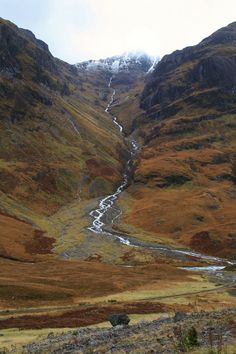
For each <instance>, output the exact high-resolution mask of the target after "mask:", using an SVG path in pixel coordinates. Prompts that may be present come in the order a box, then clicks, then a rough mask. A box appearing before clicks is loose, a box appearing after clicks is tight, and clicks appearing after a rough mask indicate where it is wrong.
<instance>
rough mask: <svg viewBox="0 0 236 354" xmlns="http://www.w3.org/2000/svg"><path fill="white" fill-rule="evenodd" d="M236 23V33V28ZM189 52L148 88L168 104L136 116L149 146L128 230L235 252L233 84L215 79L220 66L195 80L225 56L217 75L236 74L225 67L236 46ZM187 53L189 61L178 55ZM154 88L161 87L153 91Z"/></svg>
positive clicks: (140, 162)
mask: <svg viewBox="0 0 236 354" xmlns="http://www.w3.org/2000/svg"><path fill="white" fill-rule="evenodd" d="M232 28H233V33H235V29H234V28H235V26H234V27H232ZM234 36H235V34H234ZM190 50H191V51H192V52H193V54H191V55H189V58H188V57H187V59H186V57H185V56H184V55H185V54H184V53H186V52H190ZM182 52H183V54H182ZM182 52H181V51H180V52H177V53H176V54H175V53H173V54H172V55H170V56H167V57H166V58H165V59H163V61H162V62H161V63H160V64H159V66H158V68H159V69H157V70H156V73H155V72H154V74H153V75H152V76H151V77H150V78H149V79H148V83H147V86H146V87H145V90H144V93H145V92H146V94H147V96H146V98H145V100H146V101H145V100H144V101H143V102H144V103H145V104H146V105H147V104H148V103H147V102H148V100H149V99H151V98H150V97H154V94H156V92H158V89H159V92H163V101H162V98H159V103H158V99H156V101H155V103H153V105H151V106H150V107H149V108H146V109H147V112H146V114H145V115H144V114H139V115H138V117H137V119H136V126H139V127H138V129H137V131H136V134H139V136H141V137H142V138H143V148H142V151H141V153H140V155H139V156H138V159H137V161H136V169H135V175H134V182H133V184H132V185H131V186H130V187H129V189H128V194H124V195H123V200H122V199H121V205H122V206H123V208H124V216H123V219H122V222H123V228H124V229H128V228H130V227H131V226H132V228H133V230H137V233H138V234H139V235H140V236H139V237H142V236H141V235H143V238H145V239H147V238H150V239H151V240H152V241H153V240H155V239H156V240H157V241H159V242H160V240H163V242H171V243H173V244H179V245H187V246H190V247H192V248H194V249H196V250H200V251H203V252H205V253H210V254H215V255H221V256H231V257H235V252H236V249H235V237H236V234H235V232H234V230H235V222H234V212H235V198H236V187H235V169H234V165H235V162H234V159H235V157H234V155H235V149H236V130H235V109H236V101H235V95H234V94H233V91H232V90H233V88H232V85H233V83H231V86H230V85H228V86H227V85H226V84H225V83H224V82H221V81H219V83H218V86H217V85H216V83H215V82H213V83H211V81H210V80H212V78H211V73H209V72H208V71H207V70H210V69H211V68H214V65H213V64H211V65H210V66H209V68H210V69H209V68H208V67H207V69H206V72H205V75H206V80H209V82H210V83H209V82H208V83H207V84H206V83H204V85H205V86H204V85H203V83H202V82H201V81H198V80H195V81H194V80H193V81H192V82H191V79H190V78H191V77H192V76H193V72H195V71H196V70H197V69H196V68H198V67H199V63H200V62H201V63H204V62H205V61H206V60H210V59H212V58H213V59H212V60H216V59H215V58H218V57H220V58H223V59H222V60H223V61H222V64H221V69H219V68H218V69H215V70H216V71H215V73H214V77H215V78H217V74H216V73H218V72H220V70H222V68H224V70H225V77H227V74H228V76H230V71H229V69H228V67H227V66H225V67H224V65H225V62H227V61H228V60H232V61H233V60H234V59H233V58H235V55H236V52H235V45H234V42H227V43H225V42H222V44H217V45H216V44H215V43H214V41H213V43H212V41H209V42H207V43H206V44H205V45H204V46H203V45H202V46H196V47H193V48H192V49H191V48H190V49H188V48H187V49H186V50H183V51H182ZM181 55H182V56H183V57H184V58H185V59H178V60H177V59H175V56H176V57H177V56H178V58H179V57H180V58H181ZM186 56H187V54H186ZM172 57H173V59H172ZM181 60H182V61H181ZM166 63H170V64H168V65H169V66H168V65H167V64H166ZM173 63H175V64H173ZM176 63H178V64H176ZM165 65H166V66H167V68H166V67H165ZM171 65H172V66H171ZM202 65H203V64H202ZM169 67H171V69H169ZM158 70H159V71H158ZM165 70H166V71H165ZM194 70H195V71H194ZM231 74H232V73H231ZM155 75H156V77H155ZM207 75H208V76H207ZM155 80H156V81H155ZM180 84H181V89H180V88H179V85H180ZM221 85H222V86H221ZM233 87H234V86H233ZM148 90H153V91H152V93H149V95H148V92H149V91H148ZM182 90H184V92H182ZM150 92H151V91H150ZM173 92H174V93H173ZM152 95H153V96H152ZM155 97H157V96H155ZM161 97H162V96H161ZM152 99H153V100H154V98H152ZM144 103H143V105H144V107H145V104H144ZM146 107H147V106H146ZM125 205H129V207H127V206H125Z"/></svg>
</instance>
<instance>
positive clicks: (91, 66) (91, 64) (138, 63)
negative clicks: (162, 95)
mask: <svg viewBox="0 0 236 354" xmlns="http://www.w3.org/2000/svg"><path fill="white" fill-rule="evenodd" d="M154 61H155V59H154V58H151V57H150V56H149V55H147V54H146V53H142V52H127V53H124V54H123V55H119V56H114V57H110V58H106V59H100V60H88V61H85V62H82V63H78V64H77V65H76V66H77V68H79V69H84V70H94V71H97V70H103V71H106V72H107V71H108V72H110V73H111V74H118V73H121V72H123V73H125V72H129V73H130V74H131V75H132V72H136V73H138V74H139V75H140V73H147V72H148V70H149V69H150V68H151V67H152V65H153V62H154Z"/></svg>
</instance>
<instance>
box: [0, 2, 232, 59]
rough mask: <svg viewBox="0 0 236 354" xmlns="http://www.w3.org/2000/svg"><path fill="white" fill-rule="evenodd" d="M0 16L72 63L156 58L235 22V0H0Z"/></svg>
mask: <svg viewBox="0 0 236 354" xmlns="http://www.w3.org/2000/svg"><path fill="white" fill-rule="evenodd" d="M0 16H1V17H3V18H6V19H9V20H11V21H13V22H14V23H16V24H17V25H18V26H19V27H23V28H27V29H30V30H32V31H33V32H34V33H35V35H36V36H37V37H38V38H40V39H42V40H44V41H45V42H47V43H48V44H49V47H50V50H51V52H52V53H53V54H54V55H55V56H57V57H59V58H60V59H63V60H66V61H68V62H70V63H75V62H78V61H82V60H86V59H98V58H104V57H108V56H112V55H115V54H121V53H123V52H125V51H129V50H143V51H146V52H148V53H149V54H152V55H160V56H162V55H164V54H167V53H170V52H172V51H173V50H175V49H181V48H183V47H185V46H188V45H193V44H196V43H198V42H199V41H200V40H201V39H203V38H204V37H206V36H208V35H210V34H211V33H212V32H213V31H215V30H217V29H218V28H220V27H222V26H225V25H227V24H229V23H230V22H233V21H236V1H235V0H224V1H222V0H0Z"/></svg>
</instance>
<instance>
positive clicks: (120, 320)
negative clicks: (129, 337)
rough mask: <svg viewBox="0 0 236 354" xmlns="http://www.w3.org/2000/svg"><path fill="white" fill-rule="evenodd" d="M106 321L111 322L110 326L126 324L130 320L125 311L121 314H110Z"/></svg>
mask: <svg viewBox="0 0 236 354" xmlns="http://www.w3.org/2000/svg"><path fill="white" fill-rule="evenodd" d="M108 321H110V322H111V324H112V326H113V327H115V326H120V325H123V326H127V325H128V324H129V322H130V319H129V316H128V315H126V314H125V313H122V314H114V315H110V316H109V317H108Z"/></svg>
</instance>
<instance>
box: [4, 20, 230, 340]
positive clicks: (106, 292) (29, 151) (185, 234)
mask: <svg viewBox="0 0 236 354" xmlns="http://www.w3.org/2000/svg"><path fill="white" fill-rule="evenodd" d="M0 26H1V27H0V38H2V39H3V41H2V43H3V44H0V46H1V51H2V52H4V51H5V50H6V48H8V49H9V50H8V51H7V53H8V57H7V59H6V57H4V56H2V57H3V59H1V61H0V66H1V77H0V78H1V88H0V103H1V106H0V118H1V119H0V137H1V143H2V144H1V147H0V264H1V275H0V279H1V282H0V327H1V329H11V328H20V329H50V328H68V327H70V328H74V327H80V326H88V325H94V324H99V323H102V322H105V321H106V320H107V317H108V316H109V315H110V314H111V313H119V312H125V313H128V314H130V315H133V316H134V317H135V316H140V315H143V316H145V318H146V319H151V318H152V316H153V315H154V316H159V315H161V314H165V315H170V314H171V315H172V314H174V313H175V312H176V311H185V312H188V313H191V312H194V311H195V312H196V311H201V310H207V311H213V310H221V309H227V308H231V307H235V304H236V298H235V287H236V274H235V266H236V258H235V233H234V228H235V227H234V226H235V221H234V215H235V206H234V204H235V198H236V187H235V176H234V173H235V171H234V157H235V156H234V153H235V141H236V140H235V126H234V118H235V110H236V106H235V104H236V101H235V94H234V91H233V87H234V85H235V83H234V82H231V76H230V73H229V72H228V70H231V69H232V66H230V68H229V67H228V66H227V65H226V64H225V66H223V69H222V70H223V72H222V75H226V74H227V75H226V76H227V80H228V81H227V82H226V83H224V82H223V84H224V85H223V84H222V75H221V76H220V79H219V82H218V81H215V79H214V78H213V77H212V75H213V74H212V72H211V69H209V66H208V64H205V60H206V63H208V61H207V60H210V61H211V60H213V62H214V65H216V66H217V63H218V60H219V57H220V58H221V57H224V60H225V61H226V62H227V60H230V59H229V58H231V56H232V57H233V58H234V57H235V55H236V52H235V45H232V43H231V42H233V43H234V42H236V25H235V23H234V24H232V25H230V26H229V27H226V28H224V29H221V30H220V31H221V32H220V35H218V34H217V33H216V34H213V35H212V36H210V37H209V38H208V39H206V40H204V41H203V42H201V43H200V44H199V45H196V46H194V47H190V48H186V49H184V50H183V51H182V52H181V51H180V52H177V53H173V54H171V55H169V56H166V57H164V58H163V59H162V60H161V61H160V62H159V63H156V64H155V66H154V67H153V59H152V58H150V57H148V56H147V55H145V54H143V53H142V54H135V55H132V54H125V55H124V56H121V57H112V58H108V59H104V60H100V61H88V62H84V63H79V64H76V65H69V64H67V63H64V62H62V61H60V60H59V59H56V58H54V57H53V56H52V55H51V53H50V52H49V50H48V47H47V45H46V44H45V43H43V42H42V41H40V40H37V39H36V38H35V37H34V35H33V34H32V33H31V32H29V31H26V30H22V29H19V28H17V27H16V26H15V25H13V24H12V23H10V22H8V21H5V20H3V19H1V20H0ZM225 32H227V33H228V32H230V34H231V37H230V38H231V39H230V43H228V42H227V41H226V43H225V41H222V40H221V36H223V37H224V36H225ZM226 37H227V36H226ZM227 38H228V37H227ZM35 51H36V52H37V55H35ZM4 53H5V52H4ZM199 58H200V59H199ZM209 58H210V59H209ZM220 60H223V59H220ZM9 63H10V64H9ZM220 63H221V61H220ZM231 64H232V63H231ZM205 65H206V66H205ZM232 65H233V64H232ZM199 67H200V69H199ZM150 68H152V70H150ZM217 68H218V66H217ZM199 70H200V72H201V71H202V70H203V71H204V73H205V75H204V76H203V77H204V79H203V77H202V76H201V74H199ZM224 70H225V71H224ZM199 75H200V77H199ZM213 76H214V75H213ZM205 78H207V79H205ZM204 80H205V81H204ZM233 80H234V79H233V78H232V81H233ZM180 82H181V85H182V86H180ZM188 82H191V85H190V86H191V87H189V83H188ZM222 85H223V86H222ZM221 86H222V87H221ZM220 102H221V103H220ZM141 318H142V317H141ZM0 343H1V341H0ZM3 345H4V338H3Z"/></svg>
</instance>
